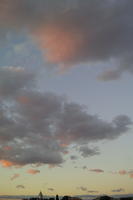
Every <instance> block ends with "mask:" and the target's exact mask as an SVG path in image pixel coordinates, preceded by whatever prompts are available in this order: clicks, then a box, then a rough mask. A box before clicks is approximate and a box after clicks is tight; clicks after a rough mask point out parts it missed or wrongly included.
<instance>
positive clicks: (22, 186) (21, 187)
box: [16, 185, 25, 189]
mask: <svg viewBox="0 0 133 200" xmlns="http://www.w3.org/2000/svg"><path fill="white" fill-rule="evenodd" d="M16 188H17V189H25V186H24V185H17V186H16Z"/></svg>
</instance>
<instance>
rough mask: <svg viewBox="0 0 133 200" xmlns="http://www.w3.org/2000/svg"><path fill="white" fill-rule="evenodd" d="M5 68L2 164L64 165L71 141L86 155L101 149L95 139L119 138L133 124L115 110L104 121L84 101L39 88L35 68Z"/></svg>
mask: <svg viewBox="0 0 133 200" xmlns="http://www.w3.org/2000/svg"><path fill="white" fill-rule="evenodd" d="M0 70H1V72H2V73H3V77H4V78H3V79H2V80H3V81H4V83H3V81H2V82H0V91H2V92H1V93H0V127H1V129H0V163H1V165H2V166H3V167H11V166H24V165H28V164H35V165H36V164H37V165H40V164H48V165H49V166H54V167H55V166H60V164H61V163H63V162H64V161H65V159H64V156H65V154H66V152H67V154H68V153H69V147H70V146H71V145H74V146H75V148H76V150H77V151H78V152H79V151H80V152H81V155H82V156H84V157H87V156H93V155H96V154H98V153H99V151H98V150H97V148H93V149H92V148H90V147H89V146H88V145H89V143H90V142H91V143H93V142H97V141H101V140H113V139H116V138H118V137H120V136H121V135H123V134H126V132H127V131H128V130H129V128H130V125H131V124H132V122H131V120H130V118H129V117H128V116H125V115H119V116H116V117H115V118H114V119H113V120H112V121H111V122H107V121H104V120H102V119H100V118H99V117H98V116H97V115H92V114H89V112H88V110H87V109H86V107H85V106H83V105H80V104H77V103H74V102H70V101H68V100H67V99H66V98H65V97H63V96H58V95H56V94H54V93H49V92H47V93H42V92H41V91H38V90H37V88H36V87H34V85H35V77H34V76H32V77H34V78H33V79H32V78H30V76H31V73H30V74H29V73H28V71H27V70H26V69H24V70H23V69H21V67H19V68H17V67H11V68H10V67H9V68H5V69H4V68H2V69H0ZM0 76H1V77H2V75H1V74H0ZM0 81H1V79H0ZM19 81H20V82H19ZM10 83H11V84H10ZM20 83H21V84H20ZM10 85H11V86H10ZM29 85H30V87H29ZM5 89H6V92H5ZM5 147H10V150H8V148H5Z"/></svg>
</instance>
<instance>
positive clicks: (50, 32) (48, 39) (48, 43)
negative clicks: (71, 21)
mask: <svg viewBox="0 0 133 200" xmlns="http://www.w3.org/2000/svg"><path fill="white" fill-rule="evenodd" d="M34 35H35V36H36V38H37V40H38V42H39V45H40V47H42V48H44V49H45V50H46V52H45V55H46V57H47V59H48V61H51V62H54V63H60V62H62V63H71V62H73V61H74V59H75V57H77V54H78V51H79V49H81V47H82V46H83V44H84V38H83V37H82V34H81V33H80V32H76V31H75V30H66V28H63V27H61V26H60V25H57V24H56V25H54V24H50V25H47V26H46V27H45V28H42V29H39V30H38V31H36V33H35V34H34Z"/></svg>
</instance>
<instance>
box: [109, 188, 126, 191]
mask: <svg viewBox="0 0 133 200" xmlns="http://www.w3.org/2000/svg"><path fill="white" fill-rule="evenodd" d="M124 191H125V190H124V189H123V188H119V189H115V190H112V192H124Z"/></svg>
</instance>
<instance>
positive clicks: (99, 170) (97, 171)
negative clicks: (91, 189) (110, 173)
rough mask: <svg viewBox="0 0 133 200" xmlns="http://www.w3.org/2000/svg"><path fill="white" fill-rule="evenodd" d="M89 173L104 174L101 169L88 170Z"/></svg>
mask: <svg viewBox="0 0 133 200" xmlns="http://www.w3.org/2000/svg"><path fill="white" fill-rule="evenodd" d="M89 171H91V172H96V173H104V170H102V169H90V170H89Z"/></svg>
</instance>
